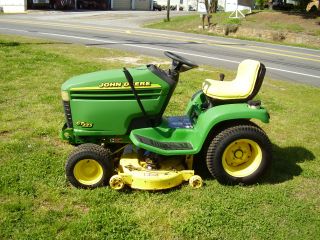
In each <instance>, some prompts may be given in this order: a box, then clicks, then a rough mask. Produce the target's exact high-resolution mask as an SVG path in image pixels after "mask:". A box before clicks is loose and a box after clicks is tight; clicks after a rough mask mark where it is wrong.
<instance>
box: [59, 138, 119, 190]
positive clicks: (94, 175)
mask: <svg viewBox="0 0 320 240" xmlns="http://www.w3.org/2000/svg"><path fill="white" fill-rule="evenodd" d="M65 169H66V176H67V179H68V180H69V182H70V183H71V184H72V185H73V186H75V187H77V188H96V187H100V186H104V185H106V184H108V182H109V179H110V177H111V176H112V173H113V162H112V161H111V159H110V154H109V151H108V150H107V149H105V148H103V147H102V146H99V145H96V144H88V145H87V146H85V147H78V148H77V149H76V150H75V151H73V152H72V153H71V154H70V156H69V158H68V161H67V164H66V167H65Z"/></svg>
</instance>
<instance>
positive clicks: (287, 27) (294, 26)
mask: <svg viewBox="0 0 320 240" xmlns="http://www.w3.org/2000/svg"><path fill="white" fill-rule="evenodd" d="M267 26H268V27H269V28H271V29H273V30H281V31H284V30H287V31H290V32H296V33H299V32H303V31H304V30H305V29H304V28H303V27H301V26H300V25H299V24H283V23H268V24H267Z"/></svg>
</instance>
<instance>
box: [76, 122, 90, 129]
mask: <svg viewBox="0 0 320 240" xmlns="http://www.w3.org/2000/svg"><path fill="white" fill-rule="evenodd" d="M76 124H77V126H80V127H83V128H92V127H93V124H92V123H88V122H81V121H78V122H76Z"/></svg>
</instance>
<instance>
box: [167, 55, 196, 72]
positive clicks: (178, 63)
mask: <svg viewBox="0 0 320 240" xmlns="http://www.w3.org/2000/svg"><path fill="white" fill-rule="evenodd" d="M164 55H166V56H167V57H168V58H171V59H172V60H173V64H172V65H173V66H174V69H175V70H177V71H179V70H180V68H181V67H182V65H186V66H187V67H188V69H192V68H196V67H198V65H197V64H195V63H193V62H192V61H190V60H188V59H186V58H184V57H181V56H179V55H177V54H175V53H172V52H168V51H165V52H164Z"/></svg>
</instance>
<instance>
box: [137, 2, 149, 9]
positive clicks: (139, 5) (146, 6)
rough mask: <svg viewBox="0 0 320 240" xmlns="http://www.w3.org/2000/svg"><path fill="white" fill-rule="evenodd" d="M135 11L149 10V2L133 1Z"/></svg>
mask: <svg viewBox="0 0 320 240" xmlns="http://www.w3.org/2000/svg"><path fill="white" fill-rule="evenodd" d="M135 1H136V3H135V8H136V10H150V1H149V0H135Z"/></svg>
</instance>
